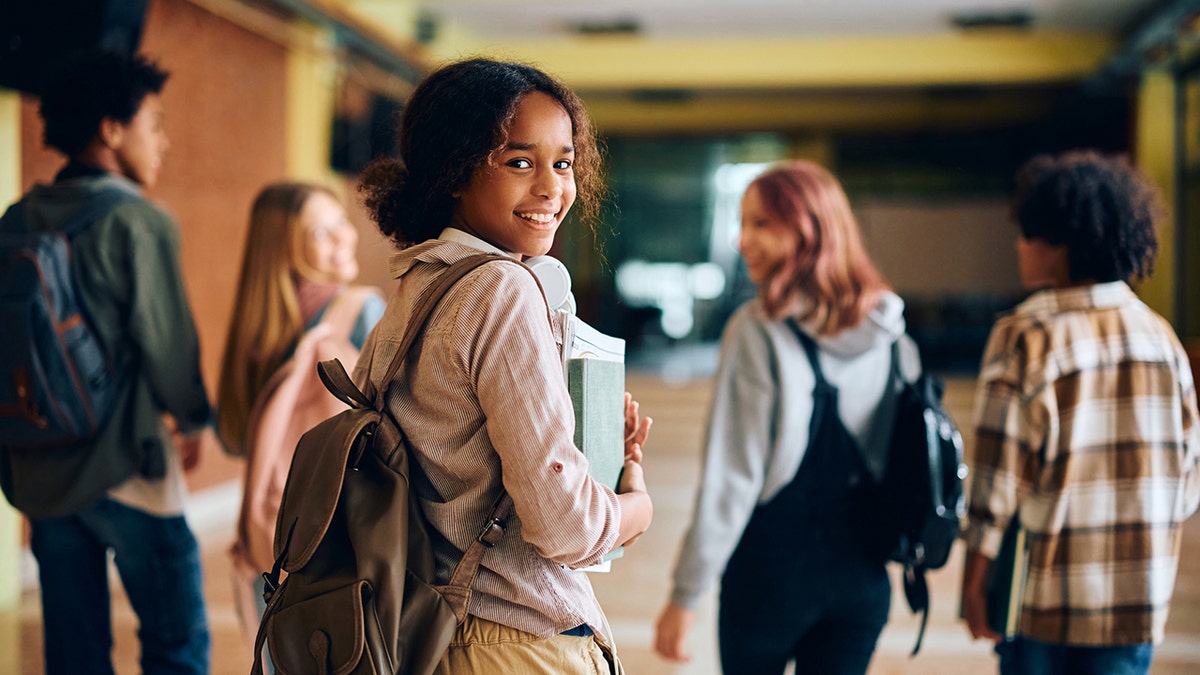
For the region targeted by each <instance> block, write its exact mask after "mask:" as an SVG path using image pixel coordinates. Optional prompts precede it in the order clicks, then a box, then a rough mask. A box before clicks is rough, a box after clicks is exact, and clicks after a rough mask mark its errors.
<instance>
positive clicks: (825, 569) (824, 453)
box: [655, 160, 919, 675]
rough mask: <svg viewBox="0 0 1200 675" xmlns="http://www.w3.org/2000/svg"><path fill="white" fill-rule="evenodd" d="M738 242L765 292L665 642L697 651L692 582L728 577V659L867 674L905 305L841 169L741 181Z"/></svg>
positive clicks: (732, 355)
mask: <svg viewBox="0 0 1200 675" xmlns="http://www.w3.org/2000/svg"><path fill="white" fill-rule="evenodd" d="M738 248H739V250H740V251H741V254H742V258H743V260H744V261H745V263H746V269H747V270H748V272H749V275H750V278H751V279H752V280H753V281H754V282H755V283H756V284H757V285H758V296H757V297H756V298H755V299H754V300H752V301H750V302H749V303H747V304H746V305H744V306H743V307H742V308H741V309H739V310H738V311H737V312H736V313H735V314H734V315H733V317H732V318H730V320H729V324H728V325H727V326H726V328H725V333H724V336H723V338H722V341H721V358H720V366H719V368H718V371H717V375H716V379H715V382H714V392H713V403H712V408H711V410H710V413H709V421H708V429H707V435H706V440H705V445H704V448H703V451H704V464H703V477H702V479H701V485H700V490H699V494H698V496H697V498H696V507H695V512H694V513H693V515H692V523H691V527H690V528H689V530H688V532H687V535H686V537H685V539H684V542H683V547H682V550H681V551H680V554H679V561H678V563H677V564H676V566H675V574H674V582H675V583H674V588H673V589H672V592H671V596H670V601H669V602H668V604H667V606H666V607H665V608H664V609H663V611H662V614H661V615H660V617H659V620H658V624H657V630H656V636H655V650H656V651H657V652H658V653H659V654H660V655H661V656H663V657H664V658H667V659H669V660H672V661H681V662H682V661H687V660H688V659H689V658H690V657H689V655H688V653H687V650H686V649H685V642H686V640H687V636H688V633H689V632H690V630H691V627H692V624H693V622H694V620H695V612H696V610H695V606H696V604H697V602H698V601H699V599H700V597H701V596H702V595H704V594H705V593H706V592H708V591H709V589H711V588H712V586H713V585H714V584H715V583H716V582H717V581H718V579H719V580H720V599H719V610H718V632H719V642H720V655H721V664H722V668H723V670H724V672H726V673H739V674H743V673H744V674H746V675H759V674H762V675H768V674H769V675H778V674H779V673H782V672H784V669H785V667H786V665H787V663H788V661H794V662H795V664H796V672H803V673H829V674H838V675H850V674H861V673H864V672H866V670H867V666H868V664H869V663H870V661H871V655H872V653H873V652H874V649H875V641H876V639H877V638H878V637H879V633H880V631H881V630H882V629H883V625H884V623H885V622H886V621H887V615H888V605H889V600H890V597H891V591H890V587H889V582H888V575H887V570H886V569H885V567H884V564H885V561H884V560H883V559H882V557H881V556H879V555H876V554H874V553H871V552H869V551H868V546H867V545H866V543H865V539H866V537H865V536H864V535H865V533H866V531H867V528H865V527H864V524H865V523H864V521H863V518H870V514H869V513H864V511H865V510H866V509H865V508H863V505H864V504H865V503H866V502H865V501H864V500H862V499H861V498H860V497H861V495H860V493H859V488H858V486H860V485H866V484H868V483H870V482H872V478H873V479H875V480H878V479H880V478H881V477H882V473H883V465H884V463H885V460H886V449H887V443H888V440H889V438H890V433H891V426H892V417H893V413H892V411H893V410H894V408H895V406H894V405H891V403H892V402H893V401H894V400H895V396H894V394H893V392H892V391H890V390H889V387H888V384H889V383H890V382H891V372H892V371H891V367H892V354H893V345H894V344H896V343H897V342H899V345H898V346H899V347H900V349H899V355H900V367H901V371H902V372H903V373H904V375H905V379H907V380H910V381H911V380H912V379H914V378H915V377H916V375H917V372H916V371H918V370H919V358H918V357H917V352H916V347H915V345H914V344H913V343H912V341H911V340H909V339H908V337H907V336H906V335H905V333H904V327H905V326H904V317H903V310H904V303H903V301H902V300H901V299H900V298H899V297H898V296H897V295H896V294H894V293H892V292H891V290H890V289H889V288H888V285H887V282H886V281H884V279H883V276H882V275H880V273H879V272H878V271H877V270H876V268H875V266H874V264H873V263H872V262H871V260H870V258H869V257H868V256H867V253H866V250H865V248H864V247H863V244H862V239H861V236H860V234H859V229H858V224H857V222H856V221H855V219H854V215H853V213H852V212H851V209H850V203H849V201H848V200H847V198H846V194H845V192H843V190H842V187H841V186H840V185H839V184H838V182H837V179H835V178H834V177H833V175H832V174H830V173H829V172H828V171H826V170H825V169H823V168H821V167H820V166H817V165H816V164H813V163H812V162H806V161H800V160H794V161H789V162H784V163H781V164H778V165H776V166H774V167H772V168H771V169H768V170H767V171H766V172H765V173H763V174H762V175H760V176H759V177H757V178H755V179H754V181H752V182H751V184H750V186H749V187H748V188H747V189H746V192H745V194H744V196H743V197H742V230H741V235H740V236H739V238H738Z"/></svg>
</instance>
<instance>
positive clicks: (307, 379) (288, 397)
mask: <svg viewBox="0 0 1200 675" xmlns="http://www.w3.org/2000/svg"><path fill="white" fill-rule="evenodd" d="M378 294H379V290H378V289H376V288H373V287H369V286H351V287H349V288H347V289H346V290H344V291H342V293H341V294H340V295H338V296H337V297H336V298H334V299H333V301H332V302H331V303H330V305H329V308H328V309H326V310H325V315H324V317H322V319H321V323H319V324H317V325H316V326H313V327H312V328H311V329H309V330H308V331H306V332H305V333H304V335H303V336H302V337H301V338H300V342H299V343H298V344H297V345H296V350H295V352H293V354H292V357H291V358H290V359H289V360H288V361H287V362H285V363H284V364H283V366H282V367H280V369H279V371H278V372H276V373H275V375H274V376H272V377H271V379H270V380H268V381H267V384H266V386H265V387H263V390H262V393H260V394H259V395H258V398H257V400H256V401H255V404H254V409H253V410H252V411H251V413H250V423H249V427H248V429H247V433H246V478H245V483H244V487H243V491H242V507H241V512H240V514H239V515H238V522H237V539H236V540H235V541H234V544H233V547H232V548H231V549H230V552H229V553H230V555H231V556H232V557H233V567H234V583H235V586H236V590H237V593H236V594H235V602H236V605H237V611H238V614H239V615H240V617H241V620H242V626H243V628H244V629H245V630H246V632H247V636H248V639H249V641H250V644H254V636H255V633H256V632H257V630H258V620H259V612H258V607H257V603H256V596H257V593H256V591H255V582H256V581H257V580H258V579H259V578H260V577H261V575H262V573H263V572H264V571H266V570H269V569H271V566H272V565H273V564H274V562H275V552H274V542H275V521H276V519H277V516H278V514H279V503H280V501H281V500H282V498H283V486H284V484H285V483H286V482H287V475H288V469H289V467H290V466H291V464H292V454H293V453H294V452H295V450H296V444H297V443H298V442H299V441H300V436H302V435H303V434H304V432H306V431H308V430H309V429H311V428H313V427H314V426H316V425H317V424H319V423H320V422H323V421H325V420H326V419H328V418H330V417H332V416H334V415H336V414H337V413H339V412H341V411H342V410H344V409H345V408H346V404H345V403H342V402H341V401H339V400H338V399H337V398H336V397H335V396H334V395H333V394H330V393H329V390H328V389H326V387H325V385H324V384H323V383H322V382H321V379H320V377H319V376H318V375H317V364H318V363H320V362H321V361H327V360H329V359H339V360H341V362H342V363H348V364H353V363H354V362H356V361H357V360H358V349H357V348H355V346H354V345H353V344H351V342H350V333H351V331H353V330H354V325H355V323H356V322H357V320H358V316H359V314H360V313H361V311H362V307H363V303H364V302H366V300H367V298H368V297H369V296H371V295H378Z"/></svg>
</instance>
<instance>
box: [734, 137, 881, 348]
mask: <svg viewBox="0 0 1200 675" xmlns="http://www.w3.org/2000/svg"><path fill="white" fill-rule="evenodd" d="M750 185H751V187H753V188H755V189H756V190H758V196H759V198H760V199H761V200H762V204H763V207H764V208H765V209H766V210H767V212H768V213H770V214H771V215H772V216H774V217H775V218H776V219H778V220H780V221H781V222H783V223H786V224H787V225H789V226H791V227H793V228H795V230H796V232H797V234H798V235H799V242H798V244H797V246H796V255H795V256H794V257H792V258H790V259H789V260H786V261H785V262H784V263H783V265H781V266H780V268H779V269H778V270H776V272H775V273H774V274H773V275H772V276H771V278H770V279H769V280H768V281H767V283H765V284H763V285H762V287H761V288H760V290H759V296H760V297H761V298H762V302H763V306H764V307H765V308H766V310H767V314H768V315H769V316H771V317H772V318H780V317H781V316H782V315H783V313H785V312H786V311H787V309H788V308H789V307H790V306H791V305H792V303H793V302H794V301H795V300H797V298H798V297H801V298H804V299H806V300H808V301H809V303H810V304H808V305H807V307H806V308H805V309H804V310H802V312H801V314H800V316H799V318H800V320H802V321H806V322H808V321H812V322H814V323H815V324H816V326H817V331H818V333H820V334H822V335H832V334H834V333H837V332H839V331H841V330H842V329H844V328H850V327H853V326H857V325H858V324H859V323H861V322H862V321H863V319H865V318H866V316H867V314H868V313H869V312H870V311H871V310H872V309H873V308H874V307H875V305H876V303H878V302H879V296H880V294H881V293H883V292H884V291H887V290H889V286H888V283H887V281H886V280H885V279H884V278H883V275H882V274H880V273H879V270H878V269H876V268H875V264H874V263H872V262H871V259H870V257H868V256H867V251H866V248H865V247H864V246H863V243H862V235H861V234H860V232H859V227H858V221H856V220H855V218H854V213H853V211H852V210H851V209H850V200H849V199H848V198H847V197H846V193H845V191H844V190H842V186H841V184H839V183H838V181H837V179H836V178H834V177H833V174H831V173H829V172H828V171H826V170H825V169H824V168H822V167H820V166H819V165H817V164H814V163H812V162H808V161H804V160H790V161H786V162H780V163H779V164H776V165H774V166H773V167H771V168H769V169H767V170H766V171H765V172H764V173H762V174H761V175H759V176H758V177H757V178H755V179H754V180H753V181H752V182H751V183H750Z"/></svg>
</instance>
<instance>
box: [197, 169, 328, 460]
mask: <svg viewBox="0 0 1200 675" xmlns="http://www.w3.org/2000/svg"><path fill="white" fill-rule="evenodd" d="M317 192H323V193H325V194H328V195H329V196H330V197H332V198H334V199H335V200H338V198H337V195H335V194H334V193H333V191H332V190H329V189H328V188H326V187H324V186H321V185H314V184H310V183H294V182H285V183H274V184H271V185H268V186H266V187H265V188H263V189H262V191H260V192H259V193H258V197H256V198H255V200H254V206H253V208H251V210H250V229H249V231H248V232H247V233H246V249H245V253H244V255H243V257H242V270H241V276H240V278H239V280H238V290H237V297H236V298H235V300H234V304H233V317H232V320H231V321H230V324H229V334H228V336H227V337H226V340H225V353H224V355H223V356H222V358H221V381H220V384H219V385H218V388H217V395H218V403H219V407H220V423H219V425H218V428H217V433H218V435H219V436H220V438H221V442H222V443H224V444H225V446H226V447H227V448H229V449H230V450H231V451H233V452H235V453H237V454H242V453H243V452H244V450H245V442H246V432H247V426H248V424H249V420H250V412H251V409H252V408H253V406H254V401H255V399H257V398H258V394H259V393H260V392H261V391H262V389H263V387H264V386H265V385H266V383H267V380H269V379H270V378H271V376H272V375H274V374H275V371H277V370H279V367H280V366H282V365H283V363H284V361H286V360H287V358H288V356H289V355H290V354H291V353H292V350H294V349H295V348H296V343H297V342H298V341H299V339H300V335H301V334H302V333H303V332H304V320H303V317H302V316H301V314H300V301H299V298H298V296H297V294H296V283H295V280H294V279H293V274H295V273H301V274H303V271H304V270H306V269H308V265H307V264H306V263H305V261H304V257H303V254H302V251H303V248H302V247H303V238H304V236H305V233H304V231H303V228H301V227H298V224H299V222H300V212H301V211H302V210H303V209H304V205H305V204H306V203H307V202H308V199H309V197H311V196H312V195H313V194H315V193H317ZM338 201H340V200H338Z"/></svg>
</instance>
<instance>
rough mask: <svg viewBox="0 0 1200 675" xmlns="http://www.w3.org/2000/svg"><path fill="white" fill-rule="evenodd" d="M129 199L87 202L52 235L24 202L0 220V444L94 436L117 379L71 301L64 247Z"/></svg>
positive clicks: (45, 443)
mask: <svg viewBox="0 0 1200 675" xmlns="http://www.w3.org/2000/svg"><path fill="white" fill-rule="evenodd" d="M132 197H133V194H132V193H130V192H128V191H126V190H123V189H116V188H114V189H111V190H106V191H104V192H101V193H99V194H97V195H95V196H93V197H92V198H91V199H90V200H88V201H87V202H86V203H85V204H84V205H83V206H81V207H79V209H78V210H77V211H76V212H75V213H73V214H72V215H71V217H70V218H68V219H67V220H66V221H65V222H64V223H63V224H62V225H61V226H60V227H59V228H58V229H57V230H54V231H37V230H35V229H34V228H33V226H32V223H30V221H29V218H28V216H27V214H26V201H25V200H21V201H18V202H17V203H15V204H13V205H12V206H11V207H9V209H8V210H7V211H6V212H5V214H4V217H3V218H0V326H4V329H3V331H2V332H0V439H2V442H3V444H4V445H6V446H7V447H11V448H42V447H57V446H64V445H70V444H73V443H76V442H78V441H80V440H84V439H86V438H88V437H90V436H92V435H94V434H95V433H96V432H97V431H99V430H100V428H101V427H102V426H103V425H104V423H105V422H106V421H107V420H108V418H109V416H110V415H111V413H112V409H113V406H114V405H115V403H116V399H117V395H118V392H119V389H120V383H121V378H120V374H119V373H118V371H117V370H116V369H115V368H114V366H113V363H112V361H111V360H110V358H109V356H108V355H106V354H105V352H104V349H103V347H102V345H101V344H100V342H99V340H98V339H97V338H96V335H95V333H93V332H92V329H91V327H90V326H89V325H88V321H87V317H85V316H84V315H83V312H82V309H81V308H80V306H79V302H78V300H77V298H76V291H75V281H74V279H73V277H72V274H71V248H70V241H71V239H73V238H74V237H75V236H76V235H78V234H79V233H80V232H83V231H84V230H85V229H87V228H88V227H89V226H90V225H91V224H92V223H93V222H94V221H95V220H96V219H98V218H99V217H101V216H102V215H104V214H105V213H106V212H108V211H109V210H111V209H112V208H113V207H115V206H116V205H117V204H118V203H120V202H121V201H123V200H125V199H130V198H132Z"/></svg>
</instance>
